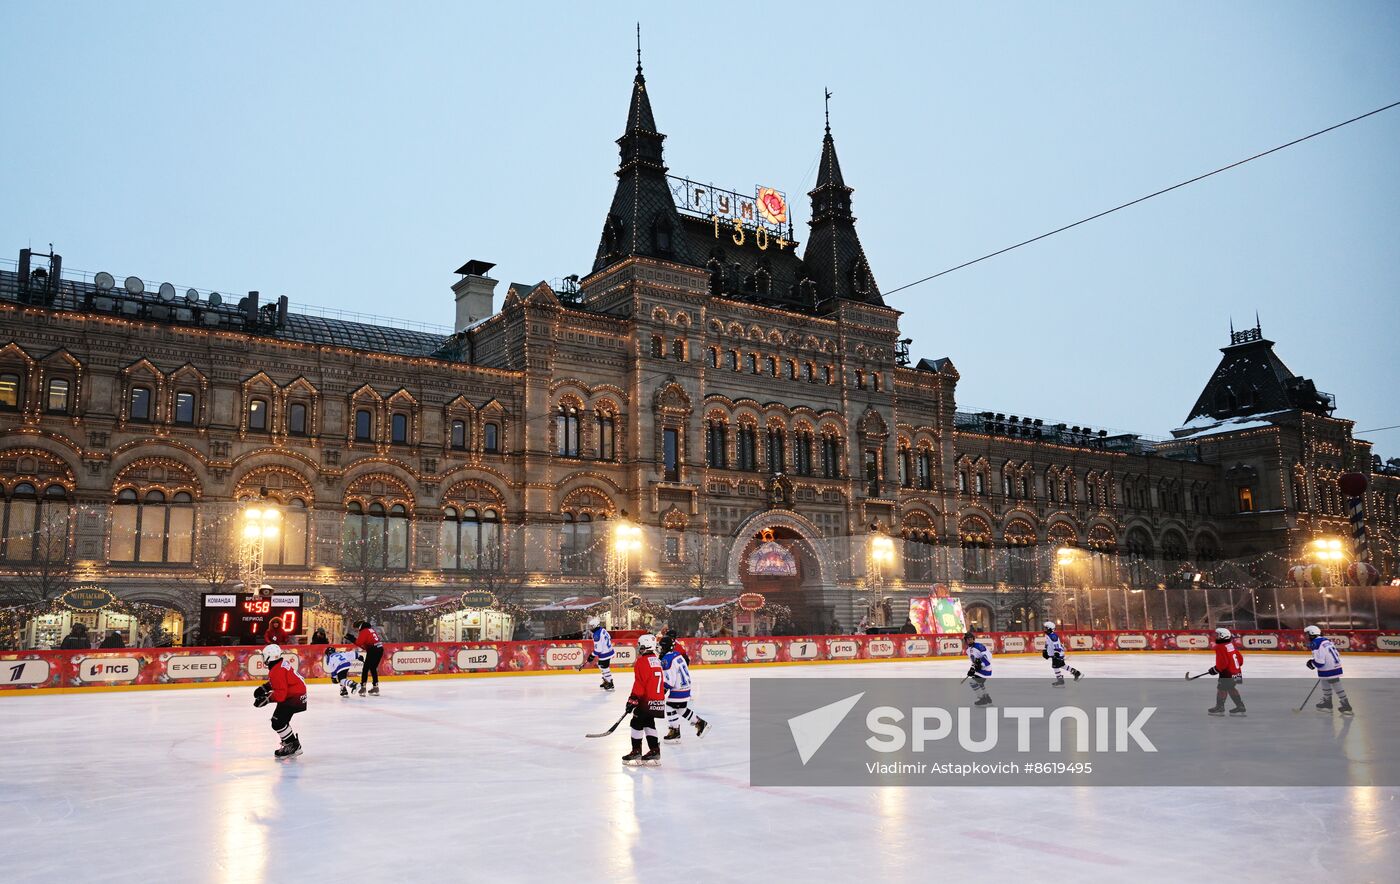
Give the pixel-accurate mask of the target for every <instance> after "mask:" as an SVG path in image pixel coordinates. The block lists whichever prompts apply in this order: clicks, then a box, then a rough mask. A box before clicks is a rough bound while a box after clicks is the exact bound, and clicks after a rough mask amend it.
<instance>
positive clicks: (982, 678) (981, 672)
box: [963, 629, 992, 706]
mask: <svg viewBox="0 0 1400 884" xmlns="http://www.w3.org/2000/svg"><path fill="white" fill-rule="evenodd" d="M963 647H965V648H966V649H967V662H969V663H971V664H972V665H971V666H969V667H968V669H967V677H968V678H970V679H972V682H971V687H972V692H973V693H974V694H976V695H977V700H976V701H975V702H974V703H973V704H972V705H974V706H990V705H991V704H992V695H991V694H989V693H987V679H989V678H991V677H992V652H991V651H989V650H988V649H987V646H986V645H984V644H982V643H981V642H979V641H978V640H977V634H976V633H974V632H973V631H972V630H970V629H969V630H968V631H967V632H966V633H964V634H963Z"/></svg>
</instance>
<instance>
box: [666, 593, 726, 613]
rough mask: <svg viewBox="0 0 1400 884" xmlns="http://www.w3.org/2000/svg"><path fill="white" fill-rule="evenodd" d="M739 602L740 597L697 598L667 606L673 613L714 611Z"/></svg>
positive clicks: (682, 600)
mask: <svg viewBox="0 0 1400 884" xmlns="http://www.w3.org/2000/svg"><path fill="white" fill-rule="evenodd" d="M737 601H739V597H738V596H733V597H730V596H707V597H704V598H702V597H700V596H696V597H694V598H689V599H681V600H680V601H678V602H676V603H675V604H674V605H667V606H666V607H668V608H670V609H671V610H672V611H713V610H715V609H716V608H723V607H724V606H725V605H732V604H733V603H735V602H737Z"/></svg>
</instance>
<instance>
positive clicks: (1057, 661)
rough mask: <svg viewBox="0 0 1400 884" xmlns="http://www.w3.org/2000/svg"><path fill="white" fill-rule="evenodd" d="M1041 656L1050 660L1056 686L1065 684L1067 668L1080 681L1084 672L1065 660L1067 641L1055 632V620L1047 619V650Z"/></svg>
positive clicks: (1059, 686)
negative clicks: (1062, 639)
mask: <svg viewBox="0 0 1400 884" xmlns="http://www.w3.org/2000/svg"><path fill="white" fill-rule="evenodd" d="M1040 656H1042V657H1044V658H1045V659H1046V660H1049V661H1050V669H1051V671H1053V672H1054V673H1055V681H1054V682H1053V683H1052V684H1053V686H1054V687H1057V688H1062V687H1064V686H1065V670H1069V674H1070V675H1073V676H1074V680H1075V681H1079V677H1080V676H1081V675H1083V674H1084V673H1082V672H1080V671H1079V670H1078V669H1075V668H1074V667H1073V666H1070V665H1069V664H1068V663H1066V662H1065V643H1064V642H1062V641H1060V635H1059V633H1057V632H1055V621H1054V620H1046V621H1045V650H1043V651H1041V652H1040Z"/></svg>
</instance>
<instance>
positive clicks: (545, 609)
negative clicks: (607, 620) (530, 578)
mask: <svg viewBox="0 0 1400 884" xmlns="http://www.w3.org/2000/svg"><path fill="white" fill-rule="evenodd" d="M605 601H607V599H605V598H601V597H599V596H591V595H573V596H569V597H568V598H566V599H560V600H559V601H557V602H550V603H549V604H547V605H540V606H539V607H538V608H531V609H530V610H532V611H538V612H540V613H544V614H548V613H550V612H551V611H553V612H556V613H559V612H567V611H586V610H588V609H589V608H591V607H593V606H594V605H598V604H602V603H603V602H605Z"/></svg>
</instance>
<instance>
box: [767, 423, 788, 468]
mask: <svg viewBox="0 0 1400 884" xmlns="http://www.w3.org/2000/svg"><path fill="white" fill-rule="evenodd" d="M764 454H765V455H766V460H767V461H768V472H770V473H781V472H783V471H784V470H786V469H787V436H786V434H784V433H783V431H782V428H780V427H769V428H768V439H767V444H766V445H765V451H764Z"/></svg>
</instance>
